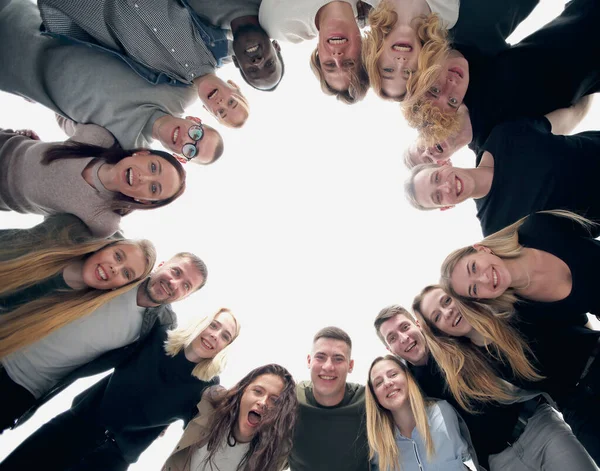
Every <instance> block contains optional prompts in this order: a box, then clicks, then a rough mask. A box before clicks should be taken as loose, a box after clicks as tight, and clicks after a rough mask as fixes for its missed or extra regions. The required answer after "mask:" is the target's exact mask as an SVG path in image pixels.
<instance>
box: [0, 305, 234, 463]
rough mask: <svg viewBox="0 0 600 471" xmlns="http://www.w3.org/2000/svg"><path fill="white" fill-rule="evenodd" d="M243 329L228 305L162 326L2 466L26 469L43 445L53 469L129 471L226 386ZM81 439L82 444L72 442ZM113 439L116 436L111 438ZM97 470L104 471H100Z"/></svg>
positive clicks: (14, 452)
mask: <svg viewBox="0 0 600 471" xmlns="http://www.w3.org/2000/svg"><path fill="white" fill-rule="evenodd" d="M239 332H240V325H239V323H238V321H237V319H236V317H235V316H234V315H233V313H232V312H231V311H230V310H229V309H227V308H221V309H219V310H218V311H217V312H215V313H214V314H212V315H209V316H205V317H202V318H201V319H197V320H194V321H192V322H191V323H190V324H189V325H188V326H185V327H180V328H176V329H174V330H170V329H169V327H168V326H165V325H157V326H155V327H154V328H153V329H152V331H151V333H150V334H149V336H148V337H147V338H146V339H145V340H144V342H143V343H142V345H141V346H140V348H139V349H138V350H137V351H136V352H135V353H134V354H132V355H131V356H130V357H129V358H128V359H127V361H125V362H123V363H121V364H120V365H118V366H117V367H116V368H115V369H114V371H113V372H112V373H111V374H110V375H108V376H107V377H105V378H103V379H102V380H100V381H99V382H98V383H96V384H94V385H93V386H91V387H90V388H89V389H87V390H86V391H84V392H83V393H81V394H80V395H79V396H78V397H77V398H75V400H74V402H73V405H72V407H71V409H70V410H68V411H66V412H64V413H62V414H60V415H59V416H58V417H56V418H54V419H53V420H52V421H50V422H49V423H47V424H46V425H44V426H42V427H41V428H40V429H39V430H38V431H37V432H35V433H34V434H33V435H32V436H30V437H29V438H28V439H27V440H26V441H25V442H24V443H23V444H21V446H19V447H18V448H17V449H16V450H15V451H13V453H12V454H11V455H10V456H9V457H8V458H7V459H6V460H5V461H4V462H3V463H2V466H5V467H6V469H26V468H28V467H30V466H31V465H32V464H33V463H34V462H36V461H37V460H38V459H39V458H38V452H37V450H38V447H42V448H46V447H48V444H49V442H52V443H54V444H55V446H51V447H50V449H52V450H53V451H52V452H50V453H49V454H47V455H45V456H44V465H45V466H46V467H47V468H49V469H91V468H94V466H98V463H102V469H104V470H107V471H108V470H113V471H116V470H124V469H127V467H128V466H129V464H130V463H133V462H135V461H137V459H138V457H139V455H140V454H141V453H142V452H143V451H144V450H145V449H146V448H147V447H148V446H150V445H151V444H152V442H153V441H154V440H155V439H156V438H158V437H159V436H160V434H161V433H162V432H163V431H164V430H165V428H166V427H168V426H169V425H170V424H172V423H173V422H175V421H177V420H183V422H184V423H185V424H187V423H188V422H189V421H190V420H191V419H192V418H193V417H194V415H195V412H196V404H197V403H198V401H199V400H200V398H201V397H202V394H203V393H204V391H205V390H206V389H207V388H209V387H211V386H214V385H216V384H218V383H219V378H218V376H217V375H218V374H220V373H221V372H222V371H223V369H224V368H225V365H226V359H227V350H228V349H229V346H230V345H231V343H232V342H233V341H234V340H235V339H236V338H237V337H238V335H239ZM73 436H76V437H77V440H72V439H69V437H71V438H72V437H73ZM107 437H108V438H107ZM96 469H97V468H96Z"/></svg>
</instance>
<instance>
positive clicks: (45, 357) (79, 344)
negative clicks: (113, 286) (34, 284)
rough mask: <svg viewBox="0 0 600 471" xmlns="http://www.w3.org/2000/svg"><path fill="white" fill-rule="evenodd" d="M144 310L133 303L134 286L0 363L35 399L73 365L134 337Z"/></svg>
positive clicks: (136, 336) (122, 344) (135, 301)
mask: <svg viewBox="0 0 600 471" xmlns="http://www.w3.org/2000/svg"><path fill="white" fill-rule="evenodd" d="M144 311H145V308H143V307H139V306H138V305H137V289H136V288H133V289H131V290H129V291H127V292H126V293H125V294H123V295H121V296H118V297H116V298H115V299H113V300H111V301H109V302H108V303H106V304H104V305H103V306H102V307H100V308H99V309H96V310H95V311H94V312H92V313H91V314H89V315H87V316H85V317H83V318H81V319H78V320H76V321H73V322H71V323H70V324H67V325H66V326H64V327H63V328H61V329H58V330H56V331H54V332H52V333H51V334H50V335H47V336H46V337H44V338H43V339H42V340H39V341H38V342H36V343H34V344H31V345H29V346H27V347H25V348H22V349H20V350H17V351H16V352H14V353H12V354H10V355H8V356H6V357H4V358H3V359H2V365H3V366H4V369H5V370H6V372H7V373H8V376H10V379H12V380H13V381H14V382H15V383H17V384H19V385H21V386H23V387H24V388H25V389H27V390H28V391H29V392H30V393H31V394H33V395H34V396H35V398H36V399H39V398H40V397H41V396H43V395H44V394H45V393H46V392H47V391H48V390H50V389H51V388H52V387H53V386H54V385H55V384H56V383H58V382H59V381H60V380H62V379H63V378H64V377H65V376H67V375H68V374H69V373H71V372H72V371H74V370H75V369H77V368H79V367H80V366H82V365H85V364H86V363H89V362H90V361H92V360H94V359H96V358H97V357H99V356H100V355H102V354H103V353H106V352H108V351H109V350H114V349H116V348H119V347H123V346H125V345H127V344H129V343H131V342H133V341H134V340H136V339H137V338H138V337H139V336H140V330H141V328H142V321H143V315H144Z"/></svg>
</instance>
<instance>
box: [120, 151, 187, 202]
mask: <svg viewBox="0 0 600 471" xmlns="http://www.w3.org/2000/svg"><path fill="white" fill-rule="evenodd" d="M112 170H113V175H114V181H113V183H114V188H116V191H118V192H120V193H122V194H124V195H125V196H129V197H130V198H134V199H136V200H137V201H141V202H151V201H162V200H166V199H168V198H170V197H172V196H173V195H175V193H177V191H178V190H179V188H181V184H182V182H181V178H180V177H179V174H178V173H177V170H176V169H175V167H174V166H173V165H171V164H170V163H169V162H168V161H167V160H165V159H163V158H162V157H159V156H157V155H154V154H151V153H150V151H139V152H135V153H134V154H133V155H131V156H129V157H125V158H124V159H122V160H120V161H119V162H117V163H116V164H115V165H114V167H113V169H112Z"/></svg>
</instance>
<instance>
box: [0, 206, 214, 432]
mask: <svg viewBox="0 0 600 471" xmlns="http://www.w3.org/2000/svg"><path fill="white" fill-rule="evenodd" d="M62 216H65V215H60V216H59V217H53V218H51V219H50V223H52V224H54V225H56V224H59V225H60V224H62V222H61V221H62V218H61V217H62ZM73 220H76V223H77V222H78V223H79V224H81V225H83V223H82V222H81V221H79V220H77V218H74V217H70V216H69V215H66V219H65V221H67V222H66V223H71V222H72V221H73ZM48 225H49V222H45V223H42V225H41V226H46V227H48ZM53 230H55V229H53ZM22 231H23V233H24V234H23V236H24V237H25V236H27V233H28V232H32V231H33V232H34V233H36V234H39V232H40V228H38V227H36V228H34V229H25V230H22ZM206 276H207V271H206V265H205V264H204V262H202V260H200V259H199V258H198V257H197V256H195V255H193V254H191V253H188V252H182V253H179V254H176V255H175V256H174V257H172V258H171V259H170V260H169V261H167V262H166V263H163V264H161V265H159V267H158V268H156V269H155V270H154V272H152V273H151V274H150V276H149V277H148V278H147V279H146V280H144V281H143V282H142V283H141V284H139V285H138V287H137V289H131V290H129V291H128V292H126V293H124V294H122V295H120V296H117V297H116V298H114V299H112V300H111V301H109V302H107V303H105V304H104V305H102V306H101V307H99V308H98V309H96V310H95V311H93V312H92V313H90V314H89V315H87V316H86V317H85V318H83V319H80V320H79V321H77V322H72V323H70V324H68V325H66V326H64V327H62V328H61V329H58V330H56V331H55V332H53V333H51V334H50V335H47V336H46V337H44V338H43V339H41V340H39V341H37V342H35V343H33V344H31V345H29V346H27V347H25V348H23V349H20V350H17V351H16V352H14V353H12V354H10V355H7V356H5V357H4V358H2V360H1V365H2V367H1V368H0V374H2V375H6V377H5V378H3V384H10V385H11V394H15V395H18V396H19V397H22V398H23V400H22V401H20V403H21V404H22V408H21V409H20V410H14V411H12V414H13V415H12V419H11V420H12V421H13V422H12V423H3V424H0V425H1V426H2V427H1V428H2V429H5V428H9V427H10V428H14V427H16V426H18V425H21V424H22V423H23V422H25V421H26V420H27V419H28V418H29V417H31V415H33V413H34V412H35V410H36V409H37V408H38V407H39V406H41V405H42V404H44V403H45V402H46V401H48V400H49V399H51V398H52V397H54V396H55V395H56V394H58V393H59V392H61V391H62V390H63V389H65V388H66V387H67V386H69V385H70V384H72V383H73V382H74V381H75V380H77V379H79V378H83V377H85V376H92V375H95V374H98V373H101V372H103V371H106V370H109V369H111V368H114V367H115V366H116V365H117V364H119V363H121V362H122V361H123V360H124V359H125V358H127V357H128V356H129V355H130V354H131V353H133V351H134V350H135V347H136V346H137V345H139V344H140V343H141V342H142V341H143V340H144V339H145V338H146V337H147V336H148V334H149V333H150V331H151V330H152V328H153V327H154V326H155V325H160V326H167V327H175V326H176V325H177V320H176V315H175V313H174V312H173V310H172V309H171V306H170V304H169V303H172V302H175V301H179V300H181V299H184V298H186V297H187V296H189V295H190V294H192V293H193V292H195V291H197V290H198V289H200V288H201V287H202V286H203V285H204V283H205V282H206ZM5 392H6V391H5Z"/></svg>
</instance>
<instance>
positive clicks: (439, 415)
mask: <svg viewBox="0 0 600 471" xmlns="http://www.w3.org/2000/svg"><path fill="white" fill-rule="evenodd" d="M427 420H428V422H429V430H430V433H431V438H432V440H433V445H434V449H435V454H434V455H433V456H432V457H431V459H429V460H428V459H427V449H426V448H425V441H424V440H423V437H421V435H419V432H418V430H417V429H416V427H415V429H414V430H413V431H412V437H411V438H406V437H404V436H402V434H401V433H400V431H399V430H398V429H396V444H397V445H398V452H399V454H400V465H401V468H402V471H466V470H467V468H465V465H464V462H466V461H469V460H470V459H471V455H470V453H469V448H468V445H467V441H466V440H465V439H464V438H463V436H462V435H461V433H460V428H459V424H458V417H457V416H456V412H455V411H454V409H453V408H452V406H450V404H448V403H447V402H446V401H437V402H434V403H433V404H431V405H430V406H429V407H428V408H427ZM371 471H379V465H378V456H377V455H375V457H374V458H373V460H371ZM382 471H387V470H382Z"/></svg>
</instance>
